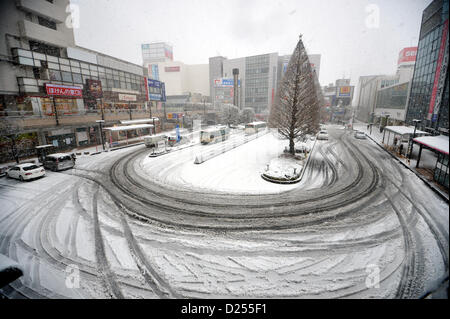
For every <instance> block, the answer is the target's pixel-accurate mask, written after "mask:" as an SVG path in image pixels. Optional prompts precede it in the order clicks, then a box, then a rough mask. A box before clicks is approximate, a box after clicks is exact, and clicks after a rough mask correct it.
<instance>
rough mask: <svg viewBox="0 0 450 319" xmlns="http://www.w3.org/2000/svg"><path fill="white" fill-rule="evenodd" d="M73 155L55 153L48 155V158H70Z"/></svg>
mask: <svg viewBox="0 0 450 319" xmlns="http://www.w3.org/2000/svg"><path fill="white" fill-rule="evenodd" d="M70 155H71V154H69V153H55V154H48V155H47V156H52V157H63V156H70Z"/></svg>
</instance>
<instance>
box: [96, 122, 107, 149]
mask: <svg viewBox="0 0 450 319" xmlns="http://www.w3.org/2000/svg"><path fill="white" fill-rule="evenodd" d="M95 122H97V123H98V125H99V127H100V140H101V141H102V147H103V151H105V142H104V140H103V129H102V124H103V123H105V120H97V121H95Z"/></svg>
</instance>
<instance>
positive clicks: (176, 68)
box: [164, 66, 180, 72]
mask: <svg viewBox="0 0 450 319" xmlns="http://www.w3.org/2000/svg"><path fill="white" fill-rule="evenodd" d="M164 71H165V72H180V67H179V66H166V67H165V68H164Z"/></svg>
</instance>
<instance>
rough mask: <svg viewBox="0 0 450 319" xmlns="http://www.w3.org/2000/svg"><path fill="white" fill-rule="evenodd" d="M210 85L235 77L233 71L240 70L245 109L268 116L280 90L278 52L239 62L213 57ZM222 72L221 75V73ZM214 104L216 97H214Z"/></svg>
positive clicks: (245, 58) (241, 99)
mask: <svg viewBox="0 0 450 319" xmlns="http://www.w3.org/2000/svg"><path fill="white" fill-rule="evenodd" d="M210 64H211V65H210V79H209V81H210V85H211V86H212V87H213V85H214V81H215V80H217V79H220V78H232V77H233V69H239V80H240V85H241V88H240V92H241V96H240V100H239V106H240V107H241V108H244V107H251V108H253V109H254V110H255V113H256V114H259V115H260V116H267V115H268V114H269V111H270V107H271V106H272V103H273V100H274V98H275V94H276V89H277V80H278V76H277V71H278V53H269V54H262V55H256V56H249V57H243V58H237V59H226V58H223V57H213V58H210ZM220 71H222V73H221V74H220V73H219V72H220ZM212 98H213V102H214V96H212Z"/></svg>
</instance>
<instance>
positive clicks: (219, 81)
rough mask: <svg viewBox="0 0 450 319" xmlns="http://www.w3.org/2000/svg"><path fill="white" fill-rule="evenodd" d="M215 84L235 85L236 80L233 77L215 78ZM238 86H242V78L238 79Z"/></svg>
mask: <svg viewBox="0 0 450 319" xmlns="http://www.w3.org/2000/svg"><path fill="white" fill-rule="evenodd" d="M214 85H215V86H216V87H234V80H233V79H227V78H222V79H217V80H214ZM238 86H241V80H238Z"/></svg>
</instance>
